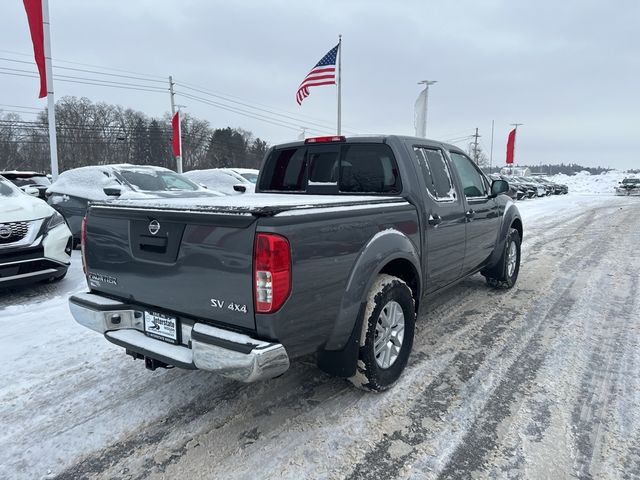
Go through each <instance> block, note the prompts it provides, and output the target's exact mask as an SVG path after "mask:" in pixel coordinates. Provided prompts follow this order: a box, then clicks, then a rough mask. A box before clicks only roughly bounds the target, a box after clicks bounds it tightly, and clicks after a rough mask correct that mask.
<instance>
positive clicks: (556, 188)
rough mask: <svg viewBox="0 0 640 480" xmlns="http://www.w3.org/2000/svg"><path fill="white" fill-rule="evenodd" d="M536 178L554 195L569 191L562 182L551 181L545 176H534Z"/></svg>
mask: <svg viewBox="0 0 640 480" xmlns="http://www.w3.org/2000/svg"><path fill="white" fill-rule="evenodd" d="M535 179H536V180H538V181H539V182H542V183H543V184H545V185H548V186H549V187H550V190H551V193H552V194H554V195H564V194H567V193H569V187H568V186H567V185H565V184H562V183H556V182H552V181H551V180H549V179H548V178H545V177H535Z"/></svg>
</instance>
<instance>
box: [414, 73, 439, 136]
mask: <svg viewBox="0 0 640 480" xmlns="http://www.w3.org/2000/svg"><path fill="white" fill-rule="evenodd" d="M436 83H438V81H437V80H422V81H421V82H418V85H424V90H423V91H422V92H420V95H419V96H418V100H416V105H415V127H416V137H423V138H425V137H426V136H427V103H428V99H429V85H434V84H436Z"/></svg>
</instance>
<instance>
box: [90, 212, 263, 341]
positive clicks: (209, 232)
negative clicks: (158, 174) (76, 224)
mask: <svg viewBox="0 0 640 480" xmlns="http://www.w3.org/2000/svg"><path fill="white" fill-rule="evenodd" d="M255 225H256V218H255V217H254V216H252V215H251V214H248V213H242V212H237V213H228V212H227V213H222V212H220V213H216V212H208V213H207V214H202V213H198V212H187V211H179V212H178V211H171V210H152V209H151V210H150V209H137V208H126V207H124V208H118V207H114V206H107V205H97V206H92V207H90V209H89V212H88V214H87V227H86V228H87V239H86V248H85V255H86V261H87V266H88V268H87V270H88V273H87V275H88V282H89V286H90V288H91V290H92V291H97V292H102V293H105V294H107V295H111V296H114V297H117V298H120V299H122V300H124V301H128V302H132V303H136V304H143V305H148V306H149V307H150V310H152V311H159V312H161V313H162V311H166V312H169V313H171V312H173V313H175V314H177V315H178V316H193V317H196V318H199V319H204V320H210V321H211V322H212V323H221V324H226V325H230V326H234V327H238V328H241V329H251V330H254V329H255V320H254V314H253V298H252V295H253V288H252V283H253V282H252V276H253V265H252V261H253V258H252V257H253V242H254V235H255Z"/></svg>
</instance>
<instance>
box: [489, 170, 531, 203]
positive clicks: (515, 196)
mask: <svg viewBox="0 0 640 480" xmlns="http://www.w3.org/2000/svg"><path fill="white" fill-rule="evenodd" d="M489 178H490V179H491V180H504V179H503V178H502V177H501V176H500V175H499V174H497V173H491V174H489ZM505 181H506V182H508V180H505ZM506 194H507V195H508V196H509V197H510V198H511V199H512V200H522V198H523V197H525V192H524V191H523V190H522V189H520V188H518V187H517V186H516V185H512V184H511V183H509V191H508V192H507V193H506Z"/></svg>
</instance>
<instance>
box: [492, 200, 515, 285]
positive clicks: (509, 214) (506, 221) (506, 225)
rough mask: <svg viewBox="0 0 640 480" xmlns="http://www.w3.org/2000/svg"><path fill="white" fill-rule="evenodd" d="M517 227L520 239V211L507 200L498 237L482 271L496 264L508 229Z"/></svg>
mask: <svg viewBox="0 0 640 480" xmlns="http://www.w3.org/2000/svg"><path fill="white" fill-rule="evenodd" d="M512 225H513V228H515V229H517V230H518V232H520V239H522V234H523V230H522V219H521V218H520V213H519V212H518V209H517V208H516V207H515V204H514V203H513V202H509V203H508V204H507V206H506V207H505V209H504V215H503V216H502V224H501V225H500V231H499V232H498V238H497V239H496V246H495V248H494V249H493V253H492V254H491V259H490V260H489V262H487V267H486V268H485V269H483V273H485V272H488V271H490V270H491V269H492V268H494V267H495V266H496V264H497V263H498V262H499V261H500V258H501V257H502V251H503V250H504V242H505V241H506V239H507V235H508V234H509V230H510V229H511V228H512Z"/></svg>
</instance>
